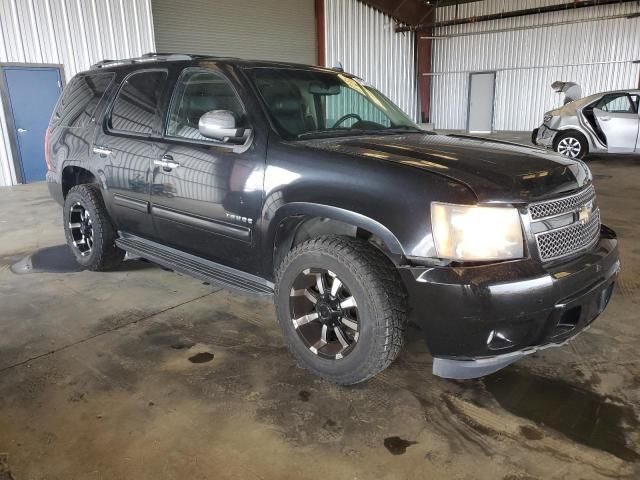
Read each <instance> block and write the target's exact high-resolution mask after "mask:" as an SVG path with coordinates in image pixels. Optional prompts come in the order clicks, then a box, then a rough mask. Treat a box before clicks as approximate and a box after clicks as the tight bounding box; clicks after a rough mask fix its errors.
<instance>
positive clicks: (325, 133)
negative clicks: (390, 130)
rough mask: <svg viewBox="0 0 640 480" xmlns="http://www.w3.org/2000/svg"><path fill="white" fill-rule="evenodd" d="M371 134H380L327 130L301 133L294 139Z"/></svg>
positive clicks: (358, 129)
mask: <svg viewBox="0 0 640 480" xmlns="http://www.w3.org/2000/svg"><path fill="white" fill-rule="evenodd" d="M372 132H376V133H377V132H380V130H363V129H360V128H331V129H327V130H311V131H309V132H303V133H300V134H298V136H297V137H296V138H297V139H298V140H302V139H304V138H309V137H316V136H319V137H330V136H332V135H335V134H338V135H341V136H344V135H345V134H346V135H367V134H370V133H372Z"/></svg>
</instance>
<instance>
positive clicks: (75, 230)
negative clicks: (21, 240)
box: [63, 184, 125, 271]
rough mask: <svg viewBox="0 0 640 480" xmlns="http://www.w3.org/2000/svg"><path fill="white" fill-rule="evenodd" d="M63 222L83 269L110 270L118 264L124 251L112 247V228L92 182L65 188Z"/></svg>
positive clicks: (113, 236) (72, 248)
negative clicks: (66, 190)
mask: <svg viewBox="0 0 640 480" xmlns="http://www.w3.org/2000/svg"><path fill="white" fill-rule="evenodd" d="M63 222H64V233H65V236H66V238H67V243H68V244H69V247H70V248H71V251H72V252H73V254H74V255H75V257H76V261H77V262H78V263H79V264H80V265H82V266H83V267H85V268H86V269H87V270H94V271H102V270H110V269H112V268H115V267H117V266H118V265H120V263H122V260H123V259H124V255H125V252H124V250H121V249H120V248H118V247H116V244H115V239H116V230H115V228H114V227H113V224H112V223H111V219H110V218H109V214H108V213H107V209H106V207H105V206H104V201H103V200H102V195H101V194H100V189H99V188H98V187H97V186H96V185H91V184H83V185H76V186H75V187H73V188H72V189H71V190H69V193H68V194H67V197H66V198H65V201H64V211H63Z"/></svg>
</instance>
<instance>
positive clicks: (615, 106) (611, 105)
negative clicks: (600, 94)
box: [597, 93, 637, 113]
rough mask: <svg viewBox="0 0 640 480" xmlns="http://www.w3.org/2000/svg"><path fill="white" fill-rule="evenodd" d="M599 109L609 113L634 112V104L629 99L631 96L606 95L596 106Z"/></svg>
mask: <svg viewBox="0 0 640 480" xmlns="http://www.w3.org/2000/svg"><path fill="white" fill-rule="evenodd" d="M597 108H599V109H600V110H602V111H605V112H610V113H636V112H637V108H636V105H635V104H634V103H633V102H632V101H631V97H630V96H629V95H627V94H626V93H624V94H619V95H607V96H606V97H604V98H603V99H602V100H601V101H600V103H599V104H598V107H597Z"/></svg>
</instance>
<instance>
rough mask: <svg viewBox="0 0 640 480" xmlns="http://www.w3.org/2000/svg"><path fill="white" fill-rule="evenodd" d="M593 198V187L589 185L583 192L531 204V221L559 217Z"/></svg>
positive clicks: (594, 193)
mask: <svg viewBox="0 0 640 480" xmlns="http://www.w3.org/2000/svg"><path fill="white" fill-rule="evenodd" d="M595 196H596V192H595V190H594V188H593V185H589V186H588V187H587V188H585V189H584V190H582V191H580V192H578V193H576V194H574V195H570V196H568V197H562V198H558V199H555V200H549V201H547V202H540V203H532V204H531V205H529V212H530V213H531V219H532V220H537V219H540V218H548V217H552V216H554V215H560V214H562V213H567V212H571V211H574V210H577V209H579V208H580V207H582V206H583V205H585V204H587V203H588V202H589V201H591V200H593V199H594V198H595Z"/></svg>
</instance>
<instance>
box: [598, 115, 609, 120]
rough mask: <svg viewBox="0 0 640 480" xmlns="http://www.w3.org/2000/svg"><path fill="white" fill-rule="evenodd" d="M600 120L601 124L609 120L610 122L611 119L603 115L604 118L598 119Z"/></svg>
mask: <svg viewBox="0 0 640 480" xmlns="http://www.w3.org/2000/svg"><path fill="white" fill-rule="evenodd" d="M600 120H602V121H603V122H608V121H609V120H611V117H610V116H609V115H605V116H604V117H600Z"/></svg>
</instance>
